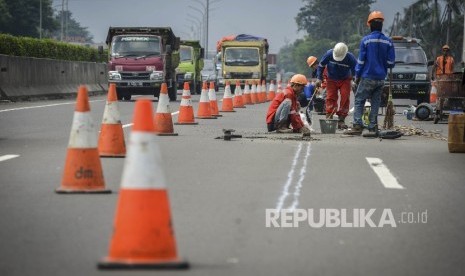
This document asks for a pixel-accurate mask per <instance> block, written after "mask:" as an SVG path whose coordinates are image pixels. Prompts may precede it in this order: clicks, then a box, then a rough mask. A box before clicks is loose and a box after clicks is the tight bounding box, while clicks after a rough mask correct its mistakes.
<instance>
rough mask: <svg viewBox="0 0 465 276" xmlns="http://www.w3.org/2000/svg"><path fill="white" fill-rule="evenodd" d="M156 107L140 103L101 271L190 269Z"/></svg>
mask: <svg viewBox="0 0 465 276" xmlns="http://www.w3.org/2000/svg"><path fill="white" fill-rule="evenodd" d="M152 118H153V112H152V102H151V101H150V100H147V99H139V100H137V101H136V105H135V110H134V119H133V120H134V121H133V123H134V125H133V126H132V131H131V135H130V138H129V148H128V156H127V158H126V160H125V163H124V170H123V175H122V178H121V189H120V192H119V196H118V204H117V208H116V214H115V221H114V227H113V236H112V238H111V241H110V247H109V254H108V256H107V257H106V258H104V259H103V260H102V261H101V262H99V264H98V268H100V269H117V268H122V269H128V268H129V269H130V268H156V269H160V268H161V269H186V268H188V267H189V264H188V263H187V262H185V261H182V260H180V259H179V257H178V254H177V250H176V239H175V236H174V229H173V223H172V219H171V212H170V204H169V198H168V192H167V189H166V182H165V178H164V175H163V170H162V169H161V168H160V166H161V165H162V162H161V157H160V150H159V148H158V145H157V140H156V139H157V138H156V132H155V126H154V122H153V119H152Z"/></svg>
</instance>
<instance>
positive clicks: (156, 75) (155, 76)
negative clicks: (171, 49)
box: [150, 71, 163, 80]
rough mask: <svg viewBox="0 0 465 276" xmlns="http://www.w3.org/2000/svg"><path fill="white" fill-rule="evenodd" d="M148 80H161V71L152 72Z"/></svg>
mask: <svg viewBox="0 0 465 276" xmlns="http://www.w3.org/2000/svg"><path fill="white" fill-rule="evenodd" d="M150 80H163V72H162V71H153V72H152V73H151V74H150Z"/></svg>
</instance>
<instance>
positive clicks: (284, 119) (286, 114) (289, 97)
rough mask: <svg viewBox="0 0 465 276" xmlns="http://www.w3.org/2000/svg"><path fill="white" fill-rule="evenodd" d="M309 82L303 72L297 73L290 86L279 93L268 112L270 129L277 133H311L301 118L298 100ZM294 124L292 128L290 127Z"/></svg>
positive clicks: (267, 119) (267, 122) (267, 120)
mask: <svg viewBox="0 0 465 276" xmlns="http://www.w3.org/2000/svg"><path fill="white" fill-rule="evenodd" d="M306 84H307V78H306V77H305V76H304V75H302V74H295V75H294V76H292V78H291V80H290V87H287V88H286V89H285V90H284V93H279V94H278V95H276V97H275V98H274V99H273V101H272V102H271V104H270V106H269V107H268V112H267V113H266V124H267V127H268V131H274V130H276V132H277V133H291V132H300V133H303V134H304V135H310V129H308V128H307V127H306V126H304V123H303V122H302V119H301V118H300V114H299V109H300V104H299V103H298V101H297V98H298V97H299V95H300V94H301V93H302V92H303V90H304V86H305V85H306ZM289 125H292V129H290V128H289Z"/></svg>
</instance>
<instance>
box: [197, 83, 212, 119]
mask: <svg viewBox="0 0 465 276" xmlns="http://www.w3.org/2000/svg"><path fill="white" fill-rule="evenodd" d="M197 118H198V119H216V117H215V116H212V110H211V106H210V100H209V99H208V88H207V82H205V81H204V82H203V84H202V93H201V94H200V101H199V110H197Z"/></svg>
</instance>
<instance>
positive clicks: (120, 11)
mask: <svg viewBox="0 0 465 276" xmlns="http://www.w3.org/2000/svg"><path fill="white" fill-rule="evenodd" d="M67 1H68V9H69V11H70V12H71V13H72V16H73V17H74V19H76V20H77V21H78V22H79V23H80V24H81V26H83V27H87V28H88V31H89V32H90V33H91V34H92V35H93V37H94V42H96V43H100V42H104V41H105V39H106V35H107V32H108V28H109V27H110V26H113V27H122V26H126V27H128V26H131V27H148V26H153V27H156V26H158V27H171V28H172V29H173V32H174V33H175V35H176V36H179V37H181V39H196V38H197V37H196V30H197V29H198V23H196V21H198V20H201V19H202V14H201V12H202V11H204V10H205V9H204V8H203V7H202V4H201V3H203V4H205V3H206V1H207V0H67ZM209 1H210V13H209V32H208V34H209V37H208V41H209V43H208V50H209V51H210V50H213V49H215V47H216V41H218V40H219V39H220V38H221V37H223V36H226V35H231V34H241V33H245V34H252V35H256V36H260V37H266V38H267V39H268V42H269V44H270V53H277V52H278V51H279V49H280V48H281V47H283V46H284V45H286V43H292V42H293V41H295V40H296V39H298V38H301V37H303V36H304V35H305V32H302V31H300V32H298V31H297V24H296V22H295V16H296V15H297V14H298V12H299V9H300V8H301V7H303V6H304V2H302V0H209ZM328 1H331V0H328ZM413 2H415V1H414V0H377V1H376V2H375V3H374V4H372V7H371V9H372V10H381V11H382V12H383V13H384V14H385V17H386V19H385V22H386V23H387V24H385V27H387V26H390V25H391V24H392V22H393V19H394V16H395V13H396V12H398V11H399V12H401V13H402V12H403V8H405V7H407V6H409V5H410V4H411V3H413ZM61 3H62V0H53V6H54V8H55V9H58V10H60V9H61ZM189 6H192V8H190V7H189ZM367 16H368V15H367ZM195 18H197V19H195ZM193 26H194V27H193ZM193 29H194V31H193Z"/></svg>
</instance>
